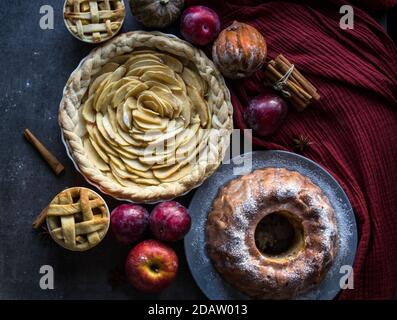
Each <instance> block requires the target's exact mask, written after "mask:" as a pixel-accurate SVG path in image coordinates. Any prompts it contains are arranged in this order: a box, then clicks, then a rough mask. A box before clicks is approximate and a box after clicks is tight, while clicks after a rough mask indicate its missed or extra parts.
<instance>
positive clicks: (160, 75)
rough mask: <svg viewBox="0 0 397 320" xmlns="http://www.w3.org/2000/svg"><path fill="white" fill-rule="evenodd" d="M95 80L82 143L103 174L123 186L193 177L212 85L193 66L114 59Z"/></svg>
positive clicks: (137, 57)
mask: <svg viewBox="0 0 397 320" xmlns="http://www.w3.org/2000/svg"><path fill="white" fill-rule="evenodd" d="M91 83H92V84H91V86H90V87H89V89H88V92H87V94H86V96H85V98H84V101H83V103H82V108H81V114H82V117H83V119H84V120H85V122H86V127H87V134H86V135H85V136H84V138H83V144H84V147H85V150H86V152H87V156H88V157H89V159H90V161H91V162H92V163H93V164H94V165H95V167H96V168H97V169H98V170H100V171H102V172H103V173H104V174H105V175H106V176H108V177H110V178H112V179H113V180H114V181H116V182H117V183H119V184H120V185H122V186H124V187H128V186H131V185H145V186H151V185H153V186H155V185H159V184H161V183H166V182H174V181H178V180H180V179H182V178H183V177H185V176H186V175H189V174H190V173H191V170H192V160H194V158H195V157H196V156H197V155H198V154H199V153H200V151H201V150H202V149H203V148H204V147H205V146H206V145H207V141H208V138H209V134H208V132H206V131H208V130H206V129H209V128H210V125H211V121H212V119H211V113H210V112H209V106H208V101H207V100H206V95H207V84H206V82H205V81H204V80H203V79H202V78H201V76H200V75H199V73H198V72H197V70H195V69H194V67H192V66H191V65H188V66H187V65H186V62H185V61H181V60H179V59H178V58H177V57H174V56H171V55H169V54H165V53H159V52H156V51H152V50H141V51H135V52H133V53H131V54H126V55H123V56H117V57H115V58H114V59H111V60H110V61H109V62H108V63H106V64H105V65H104V66H103V67H102V69H101V71H100V72H99V73H98V74H97V75H96V78H95V79H94V80H93V81H92V82H91ZM214 120H215V121H216V119H214Z"/></svg>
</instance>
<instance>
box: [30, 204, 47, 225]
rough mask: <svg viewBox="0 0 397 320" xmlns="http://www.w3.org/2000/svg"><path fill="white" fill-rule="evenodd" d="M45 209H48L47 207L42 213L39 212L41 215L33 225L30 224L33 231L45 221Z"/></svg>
mask: <svg viewBox="0 0 397 320" xmlns="http://www.w3.org/2000/svg"><path fill="white" fill-rule="evenodd" d="M47 209H48V207H47V208H45V209H43V211H41V213H40V214H39V215H38V216H37V217H36V219H35V220H34V221H33V224H32V227H33V229H35V230H37V229H39V228H40V227H41V226H42V224H43V223H44V221H45V219H46V218H47Z"/></svg>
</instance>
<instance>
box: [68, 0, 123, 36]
mask: <svg viewBox="0 0 397 320" xmlns="http://www.w3.org/2000/svg"><path fill="white" fill-rule="evenodd" d="M63 11H64V13H63V15H64V21H65V24H66V27H67V28H68V30H69V31H70V33H71V34H72V35H74V36H75V37H76V38H78V39H80V40H82V41H84V42H89V43H100V42H103V41H106V40H108V39H110V38H112V37H113V36H114V35H116V34H117V33H118V32H119V31H120V29H121V26H122V25H123V22H124V18H125V6H124V2H123V1H122V0H66V1H65V4H64V9H63Z"/></svg>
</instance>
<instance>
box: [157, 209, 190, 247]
mask: <svg viewBox="0 0 397 320" xmlns="http://www.w3.org/2000/svg"><path fill="white" fill-rule="evenodd" d="M190 226H191V219H190V215H189V211H188V210H187V209H186V208H185V207H184V206H183V205H181V204H180V203H178V202H175V201H166V202H163V203H160V204H158V205H157V206H156V207H154V209H153V211H152V213H151V215H150V218H149V227H150V231H151V232H152V233H153V235H154V236H155V237H156V238H157V239H158V240H161V241H166V242H175V241H178V240H181V239H182V238H183V237H184V236H185V234H186V233H188V231H189V229H190Z"/></svg>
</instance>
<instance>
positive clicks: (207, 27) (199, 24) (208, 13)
mask: <svg viewBox="0 0 397 320" xmlns="http://www.w3.org/2000/svg"><path fill="white" fill-rule="evenodd" d="M220 30H221V23H220V21H219V17H218V15H217V14H216V12H215V11H214V10H212V9H210V8H208V7H204V6H192V7H189V8H187V9H186V10H185V11H184V12H183V14H182V18H181V33H182V35H183V37H184V38H185V39H186V40H187V41H189V42H191V43H193V44H196V45H200V46H205V45H207V44H208V43H210V42H211V41H212V40H214V39H215V38H216V37H217V36H218V34H219V32H220Z"/></svg>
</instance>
